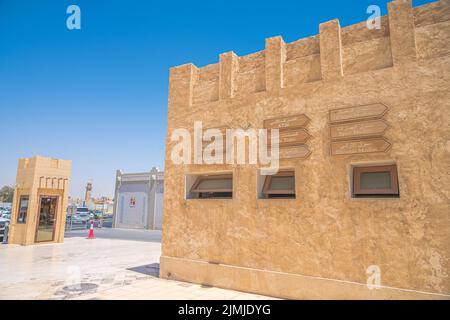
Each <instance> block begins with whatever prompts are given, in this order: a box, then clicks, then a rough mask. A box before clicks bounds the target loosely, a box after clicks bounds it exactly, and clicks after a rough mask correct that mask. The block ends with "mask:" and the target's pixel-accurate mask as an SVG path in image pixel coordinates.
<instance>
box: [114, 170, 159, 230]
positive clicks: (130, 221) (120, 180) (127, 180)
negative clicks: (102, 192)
mask: <svg viewBox="0 0 450 320" xmlns="http://www.w3.org/2000/svg"><path fill="white" fill-rule="evenodd" d="M163 192H164V172H161V171H159V170H158V168H155V167H153V168H152V170H151V171H150V172H142V173H123V172H122V171H120V170H117V174H116V188H115V195H114V217H113V227H114V228H129V229H150V230H161V228H162V212H163V211H162V207H163Z"/></svg>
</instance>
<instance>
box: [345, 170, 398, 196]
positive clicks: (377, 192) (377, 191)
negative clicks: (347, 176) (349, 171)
mask: <svg viewBox="0 0 450 320" xmlns="http://www.w3.org/2000/svg"><path fill="white" fill-rule="evenodd" d="M399 195H400V193H399V188H398V175H397V166H396V165H389V166H371V167H354V168H353V197H355V198H356V197H398V196H399Z"/></svg>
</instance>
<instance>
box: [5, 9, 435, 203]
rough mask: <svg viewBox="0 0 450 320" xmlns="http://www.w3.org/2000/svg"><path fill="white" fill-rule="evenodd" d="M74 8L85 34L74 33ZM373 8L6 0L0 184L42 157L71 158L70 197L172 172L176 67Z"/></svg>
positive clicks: (244, 50)
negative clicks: (21, 164) (118, 174)
mask: <svg viewBox="0 0 450 320" xmlns="http://www.w3.org/2000/svg"><path fill="white" fill-rule="evenodd" d="M427 2H432V1H429V0H428V1H427V0H416V1H414V5H415V6H416V5H421V4H424V3H427ZM70 4H76V5H78V6H80V8H81V20H82V22H81V27H82V29H81V30H73V31H69V30H68V29H67V28H66V19H67V16H68V15H67V14H66V8H67V7H68V5H70ZM371 4H377V5H379V6H380V7H381V9H382V14H383V15H384V14H386V11H387V1H380V0H340V1H336V0H330V1H323V0H322V1H319V0H316V1H299V0H296V1H283V0H277V1H275V0H273V1H262V0H252V1H244V0H240V1H238V0H227V1H221V0H220V1H218V0H209V1H186V0H185V1H170V0H169V1H162V0H160V1H141V0H126V1H125V0H120V1H119V0H115V1H114V0H108V1H100V0H97V1H95V0H71V1H65V0H53V1H52V0H43V1H22V0H0V134H1V142H0V186H2V185H5V184H9V185H13V184H14V181H15V173H16V167H17V159H18V158H19V157H30V156H33V155H37V154H38V155H42V156H49V157H55V158H62V159H71V160H72V161H73V169H72V183H71V195H73V196H80V195H81V194H82V192H83V187H84V185H85V183H86V182H87V180H88V179H92V180H93V183H94V192H93V193H94V195H96V196H98V195H109V196H112V194H113V189H114V180H115V171H116V169H122V170H124V171H126V172H133V171H147V170H150V168H151V167H152V166H158V167H160V168H163V164H164V142H165V134H166V111H167V86H168V83H167V82H168V70H169V67H171V66H175V65H180V64H184V63H187V62H193V63H194V64H195V65H197V66H204V65H206V64H210V63H216V62H217V61H218V55H219V54H220V53H222V52H226V51H230V50H233V51H234V52H236V53H237V54H238V55H245V54H249V53H252V52H256V51H259V50H262V49H264V39H265V38H267V37H271V36H275V35H282V36H283V38H284V40H285V41H286V42H291V41H294V40H297V39H300V38H303V37H307V36H310V35H315V34H317V33H318V26H319V23H321V22H324V21H328V20H331V19H334V18H339V19H340V21H341V25H342V26H346V25H350V24H354V23H357V22H360V21H363V20H366V19H367V17H368V15H367V14H366V9H367V7H368V6H369V5H371Z"/></svg>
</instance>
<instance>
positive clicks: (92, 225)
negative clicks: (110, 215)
mask: <svg viewBox="0 0 450 320" xmlns="http://www.w3.org/2000/svg"><path fill="white" fill-rule="evenodd" d="M88 239H94V220H91V227H90V228H89V236H88Z"/></svg>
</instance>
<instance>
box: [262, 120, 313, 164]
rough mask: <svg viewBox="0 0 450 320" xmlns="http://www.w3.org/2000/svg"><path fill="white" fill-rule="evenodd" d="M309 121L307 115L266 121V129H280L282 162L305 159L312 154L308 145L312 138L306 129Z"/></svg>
mask: <svg viewBox="0 0 450 320" xmlns="http://www.w3.org/2000/svg"><path fill="white" fill-rule="evenodd" d="M309 121H310V119H309V118H308V117H307V116H306V115H305V114H298V115H293V116H288V117H280V118H273V119H266V120H264V129H268V130H271V129H279V132H280V141H279V148H280V160H283V159H296V158H299V159H304V158H307V157H308V156H309V155H310V154H311V151H310V149H309V147H308V145H307V144H306V142H307V141H308V140H309V138H310V137H311V135H310V134H309V132H308V130H307V129H306V127H307V125H308V123H309ZM268 136H270V133H268Z"/></svg>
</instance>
